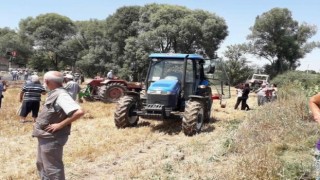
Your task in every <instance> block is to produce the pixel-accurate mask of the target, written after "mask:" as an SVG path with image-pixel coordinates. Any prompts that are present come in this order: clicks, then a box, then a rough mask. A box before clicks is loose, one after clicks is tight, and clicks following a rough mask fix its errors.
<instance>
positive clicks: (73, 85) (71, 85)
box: [64, 74, 81, 100]
mask: <svg viewBox="0 0 320 180" xmlns="http://www.w3.org/2000/svg"><path fill="white" fill-rule="evenodd" d="M64 78H65V80H66V82H67V84H66V86H65V87H64V88H65V89H66V90H67V91H68V93H69V94H70V95H71V97H72V99H73V100H77V95H78V94H79V92H80V90H81V88H80V86H79V84H78V83H77V82H75V81H74V80H73V76H72V75H71V74H66V75H65V76H64ZM79 100H80V98H79Z"/></svg>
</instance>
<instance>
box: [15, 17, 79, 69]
mask: <svg viewBox="0 0 320 180" xmlns="http://www.w3.org/2000/svg"><path fill="white" fill-rule="evenodd" d="M19 27H20V34H21V36H22V37H23V38H25V39H30V40H32V42H33V45H34V47H35V49H36V51H35V53H37V54H38V55H42V56H43V55H45V54H48V57H49V59H50V60H51V62H50V64H52V65H53V66H54V67H55V69H58V65H59V63H60V61H62V59H63V57H62V53H61V49H60V48H59V47H61V46H60V45H61V44H62V43H63V42H64V41H66V40H68V39H70V38H72V37H73V36H74V35H75V26H74V24H73V22H72V21H71V20H70V19H69V18H68V17H65V16H61V15H59V14H55V13H48V14H42V15H39V16H37V17H36V18H32V17H28V18H26V19H23V20H21V21H20V24H19ZM38 55H37V56H38ZM43 68H44V67H43Z"/></svg>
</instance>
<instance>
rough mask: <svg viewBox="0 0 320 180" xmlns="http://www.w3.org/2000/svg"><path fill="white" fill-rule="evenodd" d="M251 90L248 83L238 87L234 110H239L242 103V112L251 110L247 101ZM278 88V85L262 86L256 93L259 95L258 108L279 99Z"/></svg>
mask: <svg viewBox="0 0 320 180" xmlns="http://www.w3.org/2000/svg"><path fill="white" fill-rule="evenodd" d="M250 91H251V88H250V86H249V84H248V83H246V84H243V83H242V84H239V85H238V86H237V87H236V93H237V101H236V104H235V106H234V109H238V106H239V105H240V103H241V110H247V111H248V110H250V107H249V105H248V104H247V100H248V98H249V93H250ZM277 92H278V88H277V85H276V84H272V85H271V86H268V84H262V85H261V87H260V88H259V89H258V90H256V91H255V93H257V97H258V98H257V100H258V106H262V105H264V104H265V103H267V102H272V101H275V100H276V99H277Z"/></svg>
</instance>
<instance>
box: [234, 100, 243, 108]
mask: <svg viewBox="0 0 320 180" xmlns="http://www.w3.org/2000/svg"><path fill="white" fill-rule="evenodd" d="M241 101H242V97H238V98H237V102H236V105H234V109H238V106H239V104H240V103H241Z"/></svg>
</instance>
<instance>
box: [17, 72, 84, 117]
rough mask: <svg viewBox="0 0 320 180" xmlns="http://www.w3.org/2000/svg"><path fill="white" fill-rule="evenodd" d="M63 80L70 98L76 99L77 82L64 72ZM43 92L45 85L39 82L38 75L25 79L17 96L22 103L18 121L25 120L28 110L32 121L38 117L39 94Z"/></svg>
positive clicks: (43, 93) (78, 87) (77, 93)
mask: <svg viewBox="0 0 320 180" xmlns="http://www.w3.org/2000/svg"><path fill="white" fill-rule="evenodd" d="M63 82H64V83H65V86H64V88H65V89H66V90H67V92H68V93H69V94H70V96H71V97H72V99H73V100H77V97H78V95H79V92H80V90H81V88H80V86H79V84H78V83H77V82H75V81H74V77H73V76H72V75H70V74H66V75H65V76H64V81H63ZM45 94H46V90H45V87H44V86H43V85H42V84H41V83H40V80H39V76H38V75H32V76H30V78H29V79H28V80H26V82H25V84H24V86H23V87H22V89H21V92H20V96H19V101H20V102H21V103H22V104H21V108H20V113H19V114H20V122H22V123H24V122H27V121H26V117H27V115H28V114H29V113H30V112H32V117H33V121H34V122H35V120H36V118H37V117H38V112H39V108H40V101H41V95H45ZM78 100H79V101H81V99H80V97H78Z"/></svg>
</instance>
